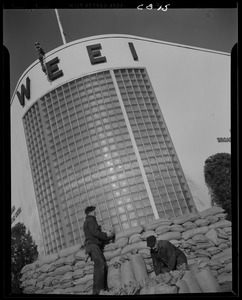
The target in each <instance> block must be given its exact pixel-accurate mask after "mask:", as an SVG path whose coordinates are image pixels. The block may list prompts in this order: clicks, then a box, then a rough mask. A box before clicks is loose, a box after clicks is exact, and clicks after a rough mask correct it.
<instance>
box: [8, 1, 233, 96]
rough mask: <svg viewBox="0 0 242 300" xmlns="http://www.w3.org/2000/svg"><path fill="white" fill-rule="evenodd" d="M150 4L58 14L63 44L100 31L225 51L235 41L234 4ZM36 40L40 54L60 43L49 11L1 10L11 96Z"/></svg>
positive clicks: (31, 58)
mask: <svg viewBox="0 0 242 300" xmlns="http://www.w3.org/2000/svg"><path fill="white" fill-rule="evenodd" d="M171 6H172V4H171ZM154 7H155V4H154ZM154 7H153V9H152V10H148V9H143V10H138V9H137V7H136V6H134V8H129V9H125V8H122V9H58V12H59V16H60V20H61V24H62V28H63V31H64V34H65V39H66V42H67V43H68V42H71V41H74V40H77V39H80V38H84V37H89V36H94V35H100V34H131V35H138V36H141V37H146V38H152V39H158V40H162V41H165V42H172V43H178V44H183V45H189V46H194V47H201V48H206V49H210V50H215V51H222V52H228V53H230V52H231V49H232V47H233V46H234V44H235V43H236V42H237V31H238V30H237V29H238V28H237V27H238V22H237V9H236V8H210V9H203V8H202V9H197V8H190V9H170V8H169V7H167V11H162V10H158V9H157V8H158V7H159V6H157V8H154ZM163 7H164V5H163ZM144 8H145V6H144ZM36 41H37V42H39V43H40V44H41V45H42V47H43V49H44V51H45V52H46V53H47V52H49V51H51V50H53V49H55V48H57V47H59V46H61V45H62V44H63V40H62V37H61V33H60V30H59V26H58V22H57V18H56V13H55V10H54V9H12V8H11V9H3V44H4V46H5V47H7V49H8V51H9V53H10V89H11V91H10V94H11V95H12V94H13V92H14V89H15V87H16V84H17V82H18V79H19V77H20V76H21V75H22V74H23V72H24V71H25V70H26V69H27V68H28V67H29V66H30V65H31V64H32V63H33V62H34V61H35V60H37V51H36V50H35V47H34V43H35V42H36Z"/></svg>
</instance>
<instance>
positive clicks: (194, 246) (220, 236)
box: [21, 206, 232, 295]
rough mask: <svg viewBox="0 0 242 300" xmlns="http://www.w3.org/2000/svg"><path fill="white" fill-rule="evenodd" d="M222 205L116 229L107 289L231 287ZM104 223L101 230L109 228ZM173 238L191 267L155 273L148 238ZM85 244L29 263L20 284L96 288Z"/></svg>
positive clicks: (65, 290) (57, 290)
mask: <svg viewBox="0 0 242 300" xmlns="http://www.w3.org/2000/svg"><path fill="white" fill-rule="evenodd" d="M225 218H226V214H225V213H224V210H223V209H222V208H221V207H218V206H213V207H211V208H209V209H206V210H204V211H202V212H199V213H189V214H186V215H182V216H179V217H176V218H173V219H171V220H167V219H158V220H153V221H151V222H150V223H148V224H144V225H142V226H136V227H132V228H129V229H126V230H123V231H120V232H117V233H116V235H115V240H114V242H111V243H109V244H107V245H105V248H104V256H105V258H106V260H107V265H108V278H107V282H108V288H109V290H108V291H102V292H101V294H103V295H134V294H162V293H163V294H172V293H206V292H226V291H231V289H232V248H231V245H232V244H231V242H232V241H231V238H232V235H231V222H230V221H228V220H226V219H225ZM107 227H108V226H106V228H104V227H103V230H108V228H107ZM150 235H154V236H156V237H157V239H158V240H169V241H170V242H171V243H173V244H174V245H175V246H177V247H179V248H180V249H181V250H182V251H183V252H184V253H185V254H186V256H187V259H188V267H189V268H188V270H187V271H178V270H175V271H171V272H169V273H166V274H160V275H158V276H156V275H155V273H154V269H153V264H152V259H151V256H150V250H149V249H148V248H147V244H146V238H147V237H148V236H150ZM85 259H86V254H85V249H84V247H83V246H82V245H81V244H78V245H75V246H73V247H70V248H67V249H63V250H61V251H60V252H58V253H56V254H51V255H48V256H45V257H42V258H40V259H38V260H37V261H36V262H34V263H32V264H29V265H26V266H24V267H23V269H22V270H21V274H22V277H21V281H22V284H21V287H22V288H23V292H24V293H27V294H92V285H93V270H94V266H93V262H92V261H91V259H90V258H89V259H88V260H87V261H85Z"/></svg>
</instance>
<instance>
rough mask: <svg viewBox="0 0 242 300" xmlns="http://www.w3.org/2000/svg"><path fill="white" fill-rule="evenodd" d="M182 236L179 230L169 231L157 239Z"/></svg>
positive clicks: (172, 238) (174, 238) (177, 238)
mask: <svg viewBox="0 0 242 300" xmlns="http://www.w3.org/2000/svg"><path fill="white" fill-rule="evenodd" d="M181 237H182V235H181V233H180V232H179V231H169V232H166V233H163V234H161V235H159V236H158V238H157V240H158V241H160V240H167V241H170V240H180V239H181Z"/></svg>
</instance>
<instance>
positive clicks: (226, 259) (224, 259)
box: [217, 254, 232, 264]
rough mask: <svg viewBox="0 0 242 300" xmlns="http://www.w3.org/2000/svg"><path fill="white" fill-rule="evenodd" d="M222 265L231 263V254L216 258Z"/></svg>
mask: <svg viewBox="0 0 242 300" xmlns="http://www.w3.org/2000/svg"><path fill="white" fill-rule="evenodd" d="M217 259H218V260H219V261H220V262H221V263H222V264H226V263H229V262H232V255H231V254H224V255H223V256H221V257H219V258H217Z"/></svg>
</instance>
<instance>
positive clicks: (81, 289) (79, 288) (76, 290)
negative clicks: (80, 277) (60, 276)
mask: <svg viewBox="0 0 242 300" xmlns="http://www.w3.org/2000/svg"><path fill="white" fill-rule="evenodd" d="M84 288H85V286H84V285H83V284H79V285H76V286H74V287H73V288H72V291H73V293H75V294H76V293H83V292H84ZM60 294H61V293H60Z"/></svg>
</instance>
